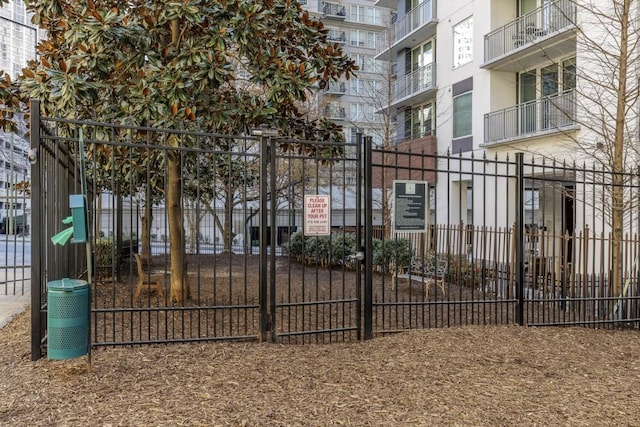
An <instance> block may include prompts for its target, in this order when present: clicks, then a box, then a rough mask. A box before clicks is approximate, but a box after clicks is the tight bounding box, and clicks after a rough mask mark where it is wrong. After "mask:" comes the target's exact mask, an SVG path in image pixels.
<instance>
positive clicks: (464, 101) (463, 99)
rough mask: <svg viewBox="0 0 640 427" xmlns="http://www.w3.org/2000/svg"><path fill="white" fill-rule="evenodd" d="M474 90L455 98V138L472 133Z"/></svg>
mask: <svg viewBox="0 0 640 427" xmlns="http://www.w3.org/2000/svg"><path fill="white" fill-rule="evenodd" d="M471 95H472V92H467V93H463V94H462V95H458V96H456V97H455V98H453V138H454V139H455V138H462V137H465V136H471V133H472V128H473V126H472V114H471V113H472V110H471V104H472V96H471Z"/></svg>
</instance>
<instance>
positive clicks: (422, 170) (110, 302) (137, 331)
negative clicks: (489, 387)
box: [31, 106, 640, 358]
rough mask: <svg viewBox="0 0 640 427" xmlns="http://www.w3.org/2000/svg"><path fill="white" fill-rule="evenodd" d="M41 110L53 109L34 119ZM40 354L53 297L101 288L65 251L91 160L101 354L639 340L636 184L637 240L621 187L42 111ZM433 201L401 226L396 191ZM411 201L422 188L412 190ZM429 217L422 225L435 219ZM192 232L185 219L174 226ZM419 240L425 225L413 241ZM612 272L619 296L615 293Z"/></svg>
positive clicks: (476, 164) (37, 268)
mask: <svg viewBox="0 0 640 427" xmlns="http://www.w3.org/2000/svg"><path fill="white" fill-rule="evenodd" d="M36 107H37V106H36ZM32 111H33V113H34V114H33V115H32V127H31V128H32V129H40V132H32V146H33V148H35V149H37V150H38V161H37V163H36V165H34V167H33V169H32V175H33V199H32V208H33V234H34V235H37V236H40V238H39V239H38V244H37V245H36V244H34V246H33V268H32V271H33V272H32V277H33V280H32V283H33V289H32V294H33V301H34V304H33V306H32V310H33V311H32V319H33V324H34V326H33V328H34V329H33V346H32V350H33V357H34V358H38V357H40V355H41V352H42V350H43V349H44V348H45V346H46V322H45V314H46V310H47V304H46V284H47V282H48V281H51V280H57V279H61V278H63V277H72V278H84V277H86V275H87V271H86V262H85V261H83V255H82V251H81V250H78V249H77V248H75V247H74V245H67V246H56V247H54V246H53V245H52V244H51V243H50V241H49V237H50V236H51V235H53V234H55V233H56V232H58V231H59V230H60V227H61V220H62V218H64V217H66V216H67V215H69V204H68V197H67V196H68V194H74V193H75V192H78V191H79V190H80V184H79V183H78V176H79V173H78V164H79V162H78V159H79V156H80V155H81V153H80V152H79V150H78V146H79V142H80V140H81V139H82V142H83V144H84V146H85V147H86V148H87V149H86V153H85V155H86V159H85V160H86V165H87V168H86V169H87V170H86V175H87V177H88V183H89V185H88V187H89V193H90V197H89V207H88V208H89V214H90V218H91V224H92V230H91V237H92V238H91V241H92V246H93V250H92V261H93V262H92V264H93V268H92V273H93V274H92V275H93V281H92V310H91V311H92V317H91V328H92V343H93V345H95V346H102V345H123V344H141V343H160V342H180V341H198V340H223V339H224V340H229V339H233V340H262V341H264V340H269V341H273V342H290V343H307V342H334V341H347V340H356V339H361V338H371V337H374V336H379V335H383V334H387V333H392V332H397V331H404V330H409V329H416V328H428V327H442V326H451V325H470V324H505V323H507V324H512V323H517V324H521V325H566V324H580V325H594V326H598V327H604V326H613V325H616V324H619V325H625V326H634V327H635V326H637V322H638V320H639V318H638V304H637V299H638V277H637V276H638V273H637V271H638V269H637V257H638V253H639V252H638V247H639V246H638V239H637V236H636V235H635V233H636V231H637V230H638V229H640V217H639V216H638V213H637V212H638V211H637V206H636V205H635V201H636V200H637V196H638V190H639V189H640V186H639V185H638V181H637V176H636V175H635V174H629V175H625V179H624V180H623V181H624V191H623V194H624V195H625V200H627V201H628V204H627V205H626V206H625V209H624V215H623V216H624V224H625V233H624V235H623V237H622V239H620V240H621V242H622V245H621V246H620V250H619V251H618V256H617V257H613V255H612V254H613V253H614V251H616V250H617V249H615V248H614V246H613V244H612V242H613V241H612V238H611V235H610V234H609V230H610V229H611V227H610V224H609V218H611V212H610V211H609V209H608V208H607V207H608V206H611V176H610V175H608V174H607V173H606V172H604V171H597V170H589V169H587V168H584V167H582V168H579V167H576V166H575V165H570V166H569V165H564V164H562V165H560V164H555V163H554V164H544V163H541V164H538V163H535V162H533V161H530V162H525V159H524V156H523V155H520V154H519V155H517V156H516V158H515V159H488V158H463V157H460V156H438V155H436V154H434V151H435V150H434V148H435V147H433V146H429V144H430V143H433V144H435V139H428V140H425V141H426V142H425V144H426V145H423V148H424V150H421V151H420V152H417V151H416V150H415V145H414V147H413V148H414V149H413V151H411V150H410V149H408V148H407V147H403V146H398V147H394V148H393V149H389V150H383V149H378V148H373V147H371V138H368V137H367V138H364V139H362V138H358V140H357V141H356V143H355V144H342V143H340V144H336V143H328V142H309V141H293V140H286V139H283V138H278V137H276V136H273V135H271V136H270V135H269V134H268V132H267V131H266V130H264V129H262V130H260V135H255V136H229V135H218V134H212V133H206V132H201V133H195V132H181V131H175V130H160V129H151V128H140V127H128V126H123V125H114V124H104V123H93V122H74V121H69V120H62V119H52V118H44V117H39V116H38V114H37V108H33V109H32ZM397 183H402V184H403V185H405V187H404V188H405V189H411V191H413V190H414V189H415V188H423V189H425V192H424V195H423V197H422V199H421V200H418V204H420V203H421V205H420V206H421V208H419V209H418V211H419V212H420V214H418V215H417V217H415V218H408V217H404V218H402V220H403V221H405V222H407V223H410V224H420V223H423V225H424V229H423V230H422V231H411V230H407V229H406V228H402V227H399V226H398V219H399V217H398V215H401V214H402V212H403V211H404V213H405V214H407V213H409V214H410V215H409V216H411V215H413V214H412V212H415V210H412V209H414V207H413V206H412V205H410V204H409V205H406V204H405V205H402V203H404V202H402V201H400V199H399V198H398V194H397V193H394V189H396V184H397ZM407 191H409V190H407ZM420 209H421V210H420ZM176 219H177V221H176ZM409 228H410V227H409ZM614 258H615V259H616V260H617V262H618V263H619V265H620V266H621V268H620V272H621V274H620V282H619V283H617V284H615V286H614V284H612V283H611V279H610V277H612V276H611V271H612V270H613V269H614V268H615V265H614V264H612V260H613V259H614Z"/></svg>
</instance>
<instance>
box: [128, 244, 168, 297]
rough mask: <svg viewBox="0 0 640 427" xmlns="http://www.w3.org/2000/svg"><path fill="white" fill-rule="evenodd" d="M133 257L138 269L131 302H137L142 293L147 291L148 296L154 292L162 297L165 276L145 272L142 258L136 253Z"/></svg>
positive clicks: (158, 273)
mask: <svg viewBox="0 0 640 427" xmlns="http://www.w3.org/2000/svg"><path fill="white" fill-rule="evenodd" d="M133 256H134V258H135V259H136V267H137V269H138V283H137V284H136V290H135V292H134V294H133V300H134V301H137V300H138V298H139V297H140V295H141V294H142V292H144V291H148V292H149V295H151V293H152V292H153V291H155V292H157V294H158V296H159V297H163V296H164V280H165V277H166V276H167V275H166V274H164V273H161V272H153V271H145V268H144V265H143V262H142V257H141V256H140V255H139V254H136V253H134V254H133Z"/></svg>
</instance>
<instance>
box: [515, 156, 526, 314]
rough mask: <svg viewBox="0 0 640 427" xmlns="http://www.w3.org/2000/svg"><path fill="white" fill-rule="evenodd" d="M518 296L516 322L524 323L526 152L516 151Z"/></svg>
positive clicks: (516, 267) (516, 269) (516, 266)
mask: <svg viewBox="0 0 640 427" xmlns="http://www.w3.org/2000/svg"><path fill="white" fill-rule="evenodd" d="M516 179H517V183H516V200H515V203H516V229H515V233H516V238H515V242H516V248H515V249H516V265H515V274H516V298H517V299H518V308H517V310H516V323H517V324H518V325H520V326H523V325H524V252H523V250H524V242H523V235H524V209H523V207H524V205H523V197H524V154H523V153H516Z"/></svg>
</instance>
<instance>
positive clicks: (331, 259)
mask: <svg viewBox="0 0 640 427" xmlns="http://www.w3.org/2000/svg"><path fill="white" fill-rule="evenodd" d="M355 248H356V239H355V235H354V234H353V233H333V234H332V235H331V236H306V237H305V236H303V234H302V233H301V232H296V233H293V234H292V235H291V237H290V238H289V242H288V243H287V244H286V245H285V249H286V250H287V252H288V253H289V256H291V257H293V258H295V259H296V260H298V261H300V262H304V263H305V264H309V265H321V266H323V267H328V266H331V265H343V264H345V265H349V256H350V255H352V254H353V253H355Z"/></svg>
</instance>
